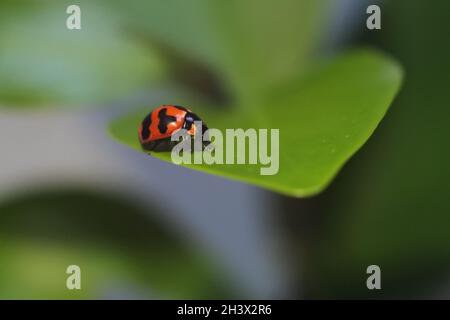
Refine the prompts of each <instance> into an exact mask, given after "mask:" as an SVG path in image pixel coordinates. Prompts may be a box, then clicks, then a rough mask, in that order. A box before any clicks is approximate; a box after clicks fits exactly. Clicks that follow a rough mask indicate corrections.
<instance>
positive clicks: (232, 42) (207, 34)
mask: <svg viewBox="0 0 450 320" xmlns="http://www.w3.org/2000/svg"><path fill="white" fill-rule="evenodd" d="M328 3H329V0H301V1H299V0H282V1H273V0H246V1H240V0H227V1H209V0H190V1H184V0H166V1H128V0H127V1H123V0H119V1H114V5H115V6H117V7H118V8H119V9H120V10H119V11H120V12H123V15H124V20H126V21H127V22H126V24H127V26H128V27H129V28H130V29H131V30H135V31H136V32H139V34H145V35H147V36H148V37H149V39H150V40H152V41H156V43H164V44H166V46H168V47H169V48H172V49H173V50H177V51H178V52H180V53H181V54H182V55H183V56H187V57H191V58H192V59H193V60H195V61H201V62H202V63H203V64H205V65H207V67H208V68H210V69H211V70H212V71H213V72H214V74H216V75H217V77H219V78H220V79H222V81H223V82H224V83H225V85H226V86H227V87H229V89H228V90H227V91H229V92H231V94H232V96H233V98H234V99H235V100H237V102H236V103H234V104H235V105H244V106H245V107H246V108H250V107H257V104H258V103H259V102H260V100H261V98H263V97H264V94H265V93H266V90H268V89H272V88H273V87H274V86H277V85H281V84H284V83H285V82H288V81H289V80H292V79H295V78H296V77H297V76H298V75H299V74H301V73H302V71H303V70H305V68H306V67H307V66H308V63H309V60H310V57H311V54H312V53H313V50H314V49H315V46H316V45H317V42H318V40H319V36H320V32H321V31H322V28H323V26H324V19H325V18H326V16H327V15H326V8H327V6H328Z"/></svg>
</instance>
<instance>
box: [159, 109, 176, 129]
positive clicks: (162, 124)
mask: <svg viewBox="0 0 450 320" xmlns="http://www.w3.org/2000/svg"><path fill="white" fill-rule="evenodd" d="M158 118H159V123H158V129H159V132H161V133H166V132H167V126H168V124H169V123H171V122H175V121H176V120H177V118H176V117H174V116H168V115H167V109H166V108H163V109H161V110H159V112H158Z"/></svg>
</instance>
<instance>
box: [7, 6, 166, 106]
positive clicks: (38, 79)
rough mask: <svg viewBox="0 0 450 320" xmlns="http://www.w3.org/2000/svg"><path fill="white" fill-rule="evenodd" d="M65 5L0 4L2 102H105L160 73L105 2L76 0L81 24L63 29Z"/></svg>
mask: <svg viewBox="0 0 450 320" xmlns="http://www.w3.org/2000/svg"><path fill="white" fill-rule="evenodd" d="M70 4H73V3H72V2H70V1H36V2H34V1H30V2H29V3H27V4H26V5H24V4H23V3H22V2H21V1H18V2H17V3H10V2H7V3H4V4H1V5H0V10H1V12H0V48H1V50H0V70H1V71H0V83H1V86H0V105H2V106H7V107H15V106H26V107H38V106H52V107H54V106H58V107H69V106H77V107H86V106H92V105H98V104H105V103H107V102H110V101H112V100H114V99H119V98H122V97H123V96H126V95H130V94H132V93H135V92H136V91H138V90H141V89H143V88H144V87H145V86H147V85H148V84H149V83H151V82H152V81H153V80H154V79H156V78H158V77H160V76H161V74H162V73H163V71H164V70H163V67H162V65H161V63H160V62H159V60H158V58H157V57H156V56H155V54H154V53H153V52H152V51H151V50H150V49H149V48H148V47H144V46H143V45H139V44H138V43H137V41H136V39H133V38H131V37H130V35H129V34H127V33H125V32H124V30H123V29H121V24H120V23H119V21H118V19H117V17H116V15H115V14H114V13H113V12H111V11H109V10H108V8H107V7H102V6H100V5H95V4H93V3H92V2H90V1H82V2H81V3H80V2H79V1H78V2H77V4H79V5H80V7H81V30H69V29H67V28H66V19H67V18H68V17H69V15H68V14H67V13H66V8H67V7H68V6H69V5H70Z"/></svg>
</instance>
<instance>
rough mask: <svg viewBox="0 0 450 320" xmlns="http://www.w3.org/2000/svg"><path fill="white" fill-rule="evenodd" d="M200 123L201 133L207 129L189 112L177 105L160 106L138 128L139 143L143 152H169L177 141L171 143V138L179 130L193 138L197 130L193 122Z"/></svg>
mask: <svg viewBox="0 0 450 320" xmlns="http://www.w3.org/2000/svg"><path fill="white" fill-rule="evenodd" d="M196 121H201V122H202V128H201V132H203V133H205V131H206V130H208V127H207V126H206V125H205V123H204V122H203V121H202V120H201V119H200V118H199V117H198V116H197V115H196V114H195V113H193V112H192V111H191V110H189V109H187V108H185V107H181V106H177V105H162V106H160V107H158V108H156V109H155V110H153V111H152V112H150V113H149V114H148V115H147V116H146V117H145V118H144V120H143V121H142V123H141V125H140V126H139V130H138V133H139V141H140V143H141V146H142V148H143V149H145V150H152V151H170V150H171V149H172V148H173V147H174V145H176V144H177V143H178V142H177V141H171V136H172V134H174V133H175V132H177V131H178V130H180V129H185V130H186V131H187V133H188V134H189V135H190V136H192V137H195V135H196V134H197V132H198V131H199V128H197V127H196V124H195V123H194V122H196Z"/></svg>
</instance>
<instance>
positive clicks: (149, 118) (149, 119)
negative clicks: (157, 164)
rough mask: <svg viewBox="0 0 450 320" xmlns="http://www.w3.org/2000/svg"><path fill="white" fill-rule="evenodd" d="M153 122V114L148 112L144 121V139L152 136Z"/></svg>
mask: <svg viewBox="0 0 450 320" xmlns="http://www.w3.org/2000/svg"><path fill="white" fill-rule="evenodd" d="M151 124H152V114H151V113H150V114H148V115H147V116H146V117H145V118H144V120H143V121H142V139H143V140H147V139H148V137H150V125H151Z"/></svg>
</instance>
